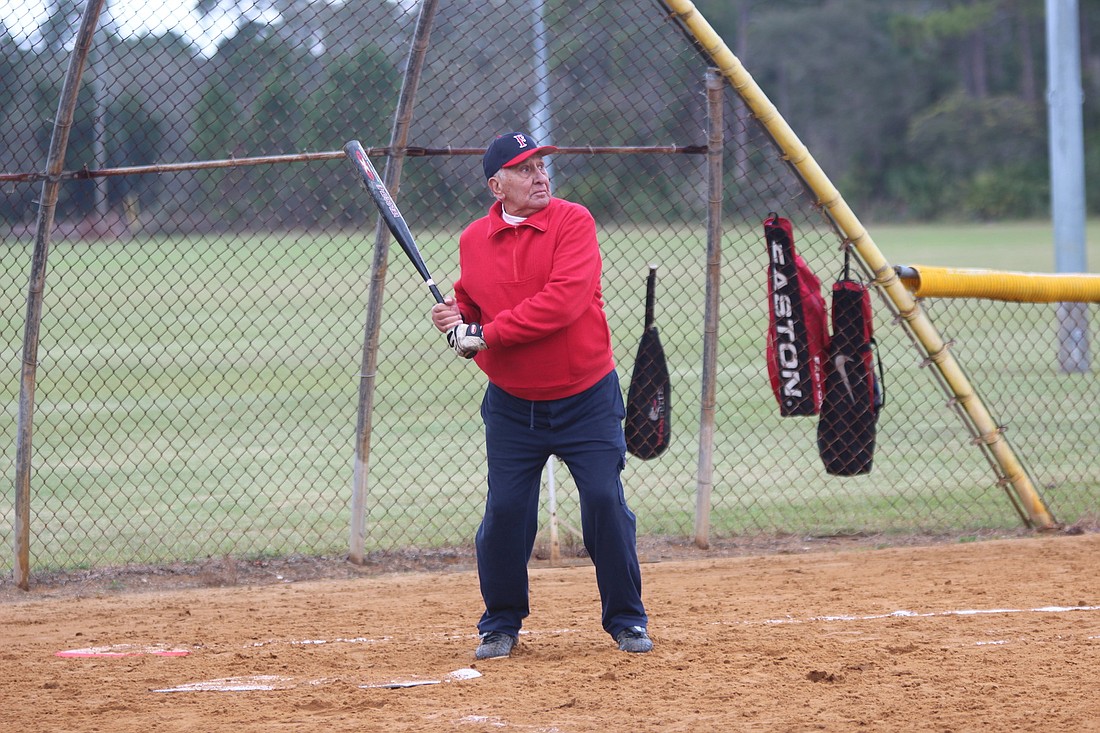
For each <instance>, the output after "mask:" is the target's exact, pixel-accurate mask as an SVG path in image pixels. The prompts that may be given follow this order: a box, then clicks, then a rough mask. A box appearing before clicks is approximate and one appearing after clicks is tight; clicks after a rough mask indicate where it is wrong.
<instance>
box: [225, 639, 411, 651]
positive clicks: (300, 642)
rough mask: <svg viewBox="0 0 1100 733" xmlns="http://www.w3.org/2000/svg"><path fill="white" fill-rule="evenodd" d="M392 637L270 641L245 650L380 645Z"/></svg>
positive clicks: (258, 643) (247, 647)
mask: <svg viewBox="0 0 1100 733" xmlns="http://www.w3.org/2000/svg"><path fill="white" fill-rule="evenodd" d="M389 640H390V637H388V636H383V637H380V638H377V639H371V638H369V637H366V636H357V637H355V638H352V639H342V638H338V639H289V640H288V639H268V640H267V641H254V642H252V643H251V644H245V645H244V646H245V648H246V649H249V648H255V647H260V646H271V645H272V644H287V645H289V646H311V645H321V644H380V643H382V642H384V641H389Z"/></svg>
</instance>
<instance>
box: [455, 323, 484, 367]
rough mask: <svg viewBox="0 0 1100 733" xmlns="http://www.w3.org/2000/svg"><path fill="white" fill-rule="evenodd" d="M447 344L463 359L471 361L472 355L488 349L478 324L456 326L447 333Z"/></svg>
mask: <svg viewBox="0 0 1100 733" xmlns="http://www.w3.org/2000/svg"><path fill="white" fill-rule="evenodd" d="M447 343H448V344H450V346H451V348H452V349H454V350H455V353H456V354H458V355H459V356H461V357H462V358H464V359H473V358H474V354H476V353H477V352H479V351H484V350H485V349H487V348H489V345H488V344H486V343H485V337H484V335H483V334H482V332H481V324H480V323H460V324H458V325H457V326H455V327H454V328H452V329H451V330H450V331H448V332H447Z"/></svg>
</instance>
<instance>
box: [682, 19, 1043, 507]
mask: <svg viewBox="0 0 1100 733" xmlns="http://www.w3.org/2000/svg"><path fill="white" fill-rule="evenodd" d="M664 1H665V4H666V6H667V7H668V8H669V9H670V10H672V12H673V13H675V14H676V16H677V17H678V18H679V19H680V21H681V23H683V25H684V26H685V27H686V28H687V29H688V31H689V32H690V33H691V34H692V36H693V37H694V38H695V40H696V41H698V43H699V44H700V46H701V47H702V48H703V49H704V50H705V51H706V53H707V54H708V55H709V56H710V58H711V60H712V61H714V64H715V66H717V67H718V69H719V71H720V72H721V73H722V75H723V76H725V77H726V79H727V80H728V81H729V83H730V85H731V86H732V87H733V89H734V90H735V91H736V92H737V94H738V95H739V96H740V97H741V99H742V100H743V101H744V102H745V104H746V105H747V106H748V107H749V109H750V110H752V113H753V115H754V116H755V117H756V118H757V120H758V121H759V122H760V123H761V124H762V125H763V126H764V128H765V129H766V130H767V131H768V134H769V135H770V136H771V138H772V140H773V141H774V142H775V143H776V145H778V146H779V148H780V150H782V151H783V155H784V158H785V159H786V160H787V161H788V162H789V163H790V164H791V165H792V166H794V168H795V170H797V171H798V174H799V175H800V176H801V177H802V180H803V181H804V182H805V184H806V186H807V187H808V188H809V189H810V190H811V191H813V193H814V195H815V196H816V197H817V204H818V205H819V206H821V207H822V208H823V209H825V211H826V212H827V213H828V215H829V217H830V218H831V219H832V221H833V223H834V224H835V226H836V227H837V229H838V230H839V231H840V233H841V234H842V235H843V236H844V238H845V239H846V240H847V241H849V242H851V244H852V246H853V247H854V248H855V249H856V251H857V252H858V253H859V256H860V258H861V259H862V260H863V262H864V263H865V264H866V265H867V266H868V268H870V270H871V272H872V273H874V277H875V286H876V287H877V288H879V290H881V291H882V292H884V293H885V294H886V296H887V297H888V298H890V300H891V301H892V302H893V303H894V306H895V307H896V308H897V310H898V313H899V314H900V316H901V317H902V318H903V319H904V320H905V322H906V324H907V325H908V327H909V329H910V330H911V332H912V333H913V335H914V337H915V338H916V339H917V341H919V342H920V344H921V346H922V347H923V348H924V349H925V351H926V352H927V354H928V358H929V359H930V361H931V362H932V363H933V364H934V365H935V366H936V368H937V369H938V370H939V371H940V373H941V374H942V376H943V379H944V382H945V383H946V384H947V386H948V388H949V389H950V390H951V392H952V393H953V394H954V396H955V400H956V402H957V403H958V405H959V407H960V408H962V409H963V410H964V411H965V412H966V414H967V415H968V416H969V418H970V420H971V421H972V422H973V424H974V427H975V429H976V430H977V431H978V436H979V440H980V441H981V442H982V443H984V444H985V445H986V446H987V447H988V449H989V451H990V453H991V454H992V456H993V458H994V460H995V461H996V462H997V465H998V466H999V467H1000V469H1001V471H1002V472H1003V474H1004V477H1005V479H1006V480H1007V481H1008V482H1009V483H1011V485H1012V487H1013V489H1014V490H1015V492H1016V495H1017V497H1018V498H1019V499H1020V502H1021V504H1022V505H1023V507H1024V509H1025V511H1026V512H1027V514H1028V517H1029V519H1030V520H1031V522H1032V524H1033V525H1034V526H1035V527H1037V528H1039V529H1051V528H1053V527H1055V526H1056V523H1055V521H1054V517H1053V516H1052V515H1051V514H1050V511H1049V510H1048V509H1047V507H1046V505H1045V504H1044V503H1043V500H1042V498H1040V496H1039V494H1038V493H1037V492H1036V490H1035V487H1034V486H1033V485H1032V483H1031V479H1030V478H1029V477H1028V475H1027V472H1026V471H1025V470H1024V468H1023V465H1022V464H1021V463H1020V461H1019V459H1018V458H1017V457H1016V454H1015V452H1014V451H1013V450H1012V447H1011V446H1010V445H1009V444H1008V442H1007V441H1006V440H1005V438H1004V435H1003V434H1002V432H1001V430H1000V428H999V427H998V426H997V424H996V423H995V421H994V420H993V417H992V416H991V415H990V413H989V410H988V409H987V408H986V406H985V404H984V403H983V402H982V401H981V398H979V397H978V395H977V393H976V392H975V391H974V388H973V387H972V386H971V384H970V381H969V380H968V379H967V377H966V374H965V373H964V372H963V371H962V368H961V367H960V366H959V364H958V362H956V361H955V357H954V356H953V355H952V354H951V353H950V352H949V351H948V349H947V344H946V343H945V342H944V340H943V338H942V337H941V336H940V334H939V332H938V331H937V329H936V327H935V326H934V325H933V324H932V322H931V321H930V320H929V319H928V317H927V316H926V315H925V314H924V312H923V311H922V310H921V308H920V305H919V304H918V303H917V301H916V299H915V298H914V296H913V294H912V293H910V292H909V290H908V288H906V287H905V285H904V284H903V283H902V282H901V279H900V278H899V277H898V275H897V274H896V273H895V272H894V268H893V267H891V266H890V263H889V262H887V261H886V258H885V256H883V254H882V252H881V251H880V250H879V248H878V246H877V245H875V243H874V241H873V240H872V239H871V235H870V234H868V233H867V230H866V229H864V228H863V225H862V224H861V223H860V222H859V219H858V218H856V215H855V214H854V213H853V212H852V210H851V209H850V208H849V206H848V204H847V202H845V200H844V197H842V196H841V195H840V192H839V191H838V190H837V188H836V187H835V186H834V185H833V184H832V182H831V181H830V180H829V178H828V176H826V175H825V172H824V171H823V170H822V169H821V166H820V165H818V163H817V161H816V160H814V158H813V156H812V155H810V151H809V149H807V147H806V146H805V145H804V144H803V143H802V141H801V140H799V139H798V136H797V135H795V133H794V130H792V129H791V127H790V125H789V124H787V121H786V120H785V119H783V117H782V115H780V114H779V110H778V109H776V107H775V105H774V104H772V102H771V101H770V100H769V99H768V97H767V96H766V95H765V94H764V92H763V91H762V90H761V89H760V87H759V86H758V85H757V84H756V81H755V80H754V79H753V78H752V76H751V75H750V74H749V73H748V71H747V70H746V69H745V67H744V66H743V65H742V64H741V61H740V60H739V59H738V58H737V57H736V56H735V55H734V54H733V52H732V51H730V49H729V47H728V46H726V44H725V42H724V41H723V40H722V38H721V37H720V36H719V35H718V33H717V32H715V30H714V28H712V27H711V25H710V23H708V22H707V20H706V18H704V17H703V15H702V14H701V13H700V12H699V11H698V10H697V9H696V8H695V5H694V4H693V3H692V2H691V1H690V0H664Z"/></svg>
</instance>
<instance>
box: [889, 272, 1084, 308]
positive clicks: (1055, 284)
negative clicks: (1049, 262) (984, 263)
mask: <svg viewBox="0 0 1100 733" xmlns="http://www.w3.org/2000/svg"><path fill="white" fill-rule="evenodd" d="M900 275H901V280H902V282H903V283H905V285H906V287H908V288H909V289H910V290H911V291H912V292H913V295H915V296H917V297H918V298H987V299H989V300H1004V301H1011V302H1014V303H1100V275H1089V274H1050V273H1038V272H1011V271H1008V270H986V269H981V268H967V267H929V266H928V265H910V266H908V267H902V268H901V272H900Z"/></svg>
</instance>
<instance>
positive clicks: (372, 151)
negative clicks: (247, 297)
mask: <svg viewBox="0 0 1100 733" xmlns="http://www.w3.org/2000/svg"><path fill="white" fill-rule="evenodd" d="M706 152H707V146H706V145H647V146H625V147H624V146H618V147H615V146H608V147H601V146H594V145H582V146H572V147H566V146H558V154H561V153H567V154H572V155H703V154H705V153H706ZM366 153H367V155H373V156H382V155H389V154H390V148H389V147H385V146H383V147H377V148H366ZM403 153H404V155H405V156H407V157H410V158H421V157H427V156H434V155H482V154H484V153H485V148H456V147H451V146H449V145H448V146H446V147H442V148H426V147H407V148H405V149H404V151H403ZM394 154H395V155H397V154H401V151H394ZM343 157H344V151H343V150H332V151H325V152H320V153H292V154H288V155H264V156H259V157H253V158H224V159H222V160H199V161H191V162H187V163H153V164H151V165H136V166H126V167H122V168H100V169H90V168H87V167H85V168H81V169H80V170H75V171H66V172H62V173H61V174H59V175H58V176H57V180H70V181H82V180H88V179H91V178H108V177H112V176H136V175H143V174H146V173H179V172H182V171H194V170H210V169H214V168H237V167H245V166H253V165H282V164H284V163H306V162H311V161H316V160H336V159H338V158H343ZM48 177H49V176H48V175H47V174H45V173H41V172H33V173H0V182H13V183H34V182H36V181H43V180H45V179H46V178H48Z"/></svg>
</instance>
